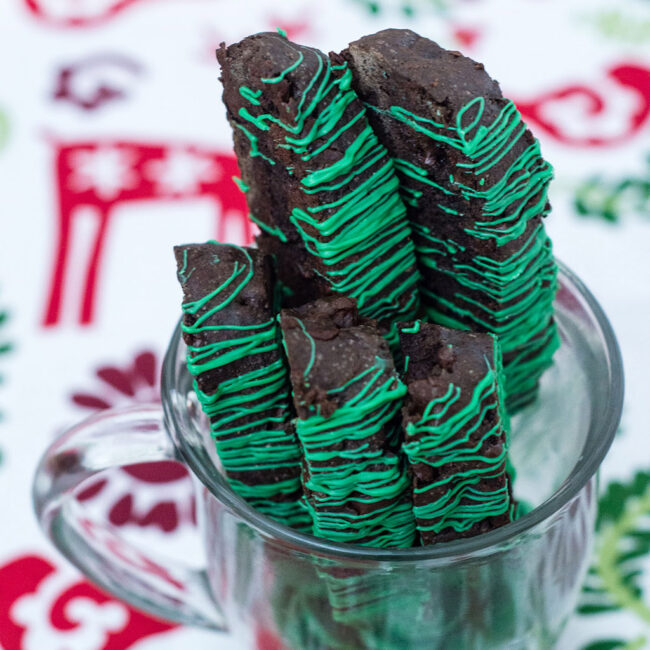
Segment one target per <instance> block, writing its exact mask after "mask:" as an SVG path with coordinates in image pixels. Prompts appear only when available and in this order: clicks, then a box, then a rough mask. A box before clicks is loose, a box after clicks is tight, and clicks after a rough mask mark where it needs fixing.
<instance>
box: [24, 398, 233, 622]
mask: <svg viewBox="0 0 650 650" xmlns="http://www.w3.org/2000/svg"><path fill="white" fill-rule="evenodd" d="M164 460H167V461H169V460H174V461H179V462H182V460H181V459H180V458H179V457H178V456H177V454H176V450H175V448H174V446H173V444H172V441H171V439H170V437H169V435H168V434H167V431H166V429H165V425H164V421H163V412H162V407H161V406H159V405H150V406H134V407H126V408H120V409H109V410H106V411H102V412H101V413H98V414H97V415H94V416H91V417H90V418H88V419H87V420H85V421H83V422H81V423H80V424H78V425H77V426H75V427H73V428H71V429H70V430H68V431H67V432H66V433H64V434H63V435H62V436H61V437H59V438H58V439H57V440H56V441H55V442H54V443H53V444H52V445H51V446H50V447H49V449H48V450H47V451H46V452H45V454H44V456H43V458H42V459H41V462H40V464H39V466H38V469H37V471H36V475H35V477H34V486H33V499H34V508H35V510H36V515H37V517H38V520H39V523H40V525H41V527H42V528H43V530H44V532H45V533H46V535H47V536H48V537H49V538H50V539H51V540H52V542H53V543H54V544H55V546H56V547H57V548H58V549H59V551H61V553H63V555H65V557H66V558H68V560H70V561H71V562H72V563H73V564H74V565H76V566H77V567H78V568H79V569H81V571H83V573H85V574H86V575H87V576H88V577H89V578H90V579H91V580H92V581H93V582H95V583H97V584H98V585H100V586H101V587H102V588H104V589H106V590H107V591H109V592H111V593H112V594H114V595H115V596H117V597H118V598H120V599H121V600H124V601H126V602H128V603H130V604H131V605H133V606H135V607H137V608H138V609H142V610H145V611H147V612H150V613H152V614H154V615H155V616H158V617H160V618H164V619H167V620H171V621H174V622H177V623H182V624H186V625H194V626H200V627H207V628H210V629H213V630H220V631H226V629H227V626H226V621H225V618H224V616H223V613H222V612H221V609H220V608H219V606H218V605H217V604H216V603H215V602H214V600H213V598H212V596H211V594H210V590H209V587H208V581H207V575H206V572H205V571H204V570H197V569H193V568H190V567H188V566H183V565H182V564H179V563H173V562H171V561H169V560H167V559H165V560H162V559H158V558H156V556H155V555H154V554H153V553H151V552H150V551H149V550H144V549H143V548H138V547H136V546H135V545H134V544H132V543H131V542H128V541H127V540H126V539H125V538H124V537H122V536H120V535H119V534H117V533H116V532H115V530H114V529H113V527H111V526H110V525H109V524H108V523H106V522H101V521H95V520H92V519H90V518H89V517H88V516H87V513H85V512H84V508H83V506H82V505H81V504H80V503H79V502H78V501H77V500H76V499H75V497H74V492H75V490H76V488H78V487H79V486H80V485H81V484H82V483H83V482H85V481H86V480H87V479H89V478H92V477H93V476H95V475H96V474H98V473H99V472H101V471H103V470H106V469H110V468H116V467H122V466H125V465H133V464H136V463H146V462H156V461H164Z"/></svg>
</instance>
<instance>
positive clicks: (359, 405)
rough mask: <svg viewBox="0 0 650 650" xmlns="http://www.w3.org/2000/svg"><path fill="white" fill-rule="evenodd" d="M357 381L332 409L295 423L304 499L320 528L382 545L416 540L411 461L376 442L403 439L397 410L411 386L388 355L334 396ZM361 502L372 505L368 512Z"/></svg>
mask: <svg viewBox="0 0 650 650" xmlns="http://www.w3.org/2000/svg"><path fill="white" fill-rule="evenodd" d="M311 362H312V360H310V364H311ZM355 387H358V389H357V391H356V393H355V394H354V395H353V396H352V397H350V398H348V399H346V401H345V403H344V405H343V406H340V407H339V408H337V409H336V411H334V413H333V414H332V415H331V416H329V417H324V416H323V415H320V414H319V413H316V412H315V413H314V414H312V415H310V416H309V417H308V418H306V419H299V420H297V422H296V433H297V434H298V438H299V440H300V443H301V447H302V450H303V453H304V463H305V470H306V471H305V479H304V480H305V489H306V490H307V491H308V494H309V495H310V496H309V497H308V498H306V499H305V505H306V507H307V510H308V511H309V513H310V515H311V517H312V519H313V522H314V529H313V530H314V534H315V535H318V536H321V537H325V538H327V539H330V540H333V541H338V542H350V543H361V544H366V545H369V546H376V547H389V546H391V547H408V546H411V545H412V543H413V541H414V536H415V525H414V521H413V511H412V507H411V504H410V500H408V499H406V498H405V491H406V490H407V489H408V486H409V480H408V476H407V474H406V471H405V466H404V463H403V461H402V460H401V458H400V456H399V455H398V454H397V453H394V452H390V451H389V452H387V451H386V450H385V449H382V448H381V447H379V448H378V445H377V443H376V441H377V437H379V436H380V437H382V438H385V439H386V440H387V442H388V443H389V444H394V442H395V441H396V440H397V437H398V436H399V431H398V429H397V427H396V425H395V416H396V415H397V414H398V413H399V409H400V406H401V402H402V398H403V396H404V395H405V393H406V387H405V386H404V385H403V384H402V383H401V382H400V381H399V379H398V378H397V377H395V376H394V375H393V374H392V373H388V372H387V368H386V361H385V360H384V359H381V358H379V357H377V358H376V359H375V362H374V364H373V365H372V366H370V367H369V368H366V369H365V370H364V371H362V372H361V373H359V374H358V375H357V376H356V377H353V378H352V379H351V380H350V381H348V382H346V383H345V384H343V385H342V386H339V387H337V388H334V389H331V390H329V391H328V393H327V394H328V396H330V397H332V396H335V395H336V394H337V393H340V392H341V391H343V390H350V389H351V388H352V389H354V388H355ZM373 439H374V444H373ZM342 440H345V441H346V444H345V445H343V446H342V445H341V441H342ZM355 503H357V504H370V505H372V507H371V508H369V510H370V511H369V512H365V513H363V512H359V508H358V507H355V505H354V504H355ZM377 504H380V505H379V506H377Z"/></svg>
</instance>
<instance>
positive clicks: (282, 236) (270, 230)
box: [248, 212, 289, 244]
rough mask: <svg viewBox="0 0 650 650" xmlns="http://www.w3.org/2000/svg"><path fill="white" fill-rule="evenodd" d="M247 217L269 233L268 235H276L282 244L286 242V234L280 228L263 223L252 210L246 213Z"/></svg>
mask: <svg viewBox="0 0 650 650" xmlns="http://www.w3.org/2000/svg"><path fill="white" fill-rule="evenodd" d="M248 218H249V219H250V220H251V221H252V222H253V223H254V224H257V225H258V226H259V227H260V230H263V231H264V232H267V233H269V235H273V236H274V237H277V238H278V239H279V240H280V241H281V242H282V243H283V244H286V243H287V241H289V240H288V239H287V236H286V235H285V234H284V233H283V232H282V230H280V228H276V227H275V226H271V225H269V224H268V223H264V222H263V221H262V220H261V219H258V218H257V217H256V216H255V215H254V214H253V213H252V212H249V213H248Z"/></svg>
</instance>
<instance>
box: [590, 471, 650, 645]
mask: <svg viewBox="0 0 650 650" xmlns="http://www.w3.org/2000/svg"><path fill="white" fill-rule="evenodd" d="M597 529H598V537H597V540H596V549H595V556H594V561H593V563H592V566H591V568H590V569H589V573H588V575H587V579H586V580H585V584H584V586H583V590H582V595H581V601H580V604H579V607H578V613H579V614H580V615H582V616H590V615H594V614H603V613H610V612H616V611H623V610H625V611H627V612H628V613H631V614H633V615H634V616H636V617H637V618H638V619H640V620H641V621H643V622H644V623H645V624H647V625H650V603H648V602H646V600H645V598H644V592H643V587H642V585H643V576H644V566H643V565H644V563H645V561H646V560H647V559H648V555H650V473H649V472H638V473H637V474H636V475H635V476H634V477H633V478H632V479H631V480H630V481H628V482H626V483H622V482H618V481H614V482H612V483H610V484H609V485H608V487H607V490H606V491H605V493H604V494H603V496H602V497H601V499H600V501H599V512H598V519H597ZM647 642H648V639H647V638H646V637H643V636H642V637H638V638H634V639H629V640H622V639H620V640H619V639H617V640H614V639H603V640H599V641H595V642H593V643H591V644H590V645H587V646H584V647H583V649H582V650H609V649H614V648H621V649H624V650H636V649H637V648H639V649H640V648H645V647H646V644H647Z"/></svg>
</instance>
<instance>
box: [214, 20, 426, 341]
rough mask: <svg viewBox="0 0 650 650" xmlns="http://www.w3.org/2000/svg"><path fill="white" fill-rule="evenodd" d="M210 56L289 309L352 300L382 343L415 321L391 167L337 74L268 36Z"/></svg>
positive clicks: (336, 67)
mask: <svg viewBox="0 0 650 650" xmlns="http://www.w3.org/2000/svg"><path fill="white" fill-rule="evenodd" d="M217 56H218V59H219V62H220V64H221V70H222V77H221V78H222V81H223V86H224V94H223V99H224V103H225V104H226V107H227V109H228V119H229V120H230V123H231V125H232V127H233V132H234V138H235V151H236V153H237V157H238V160H239V164H240V168H241V172H242V182H243V187H244V189H245V190H246V197H247V200H248V204H249V208H250V211H251V215H252V217H253V218H254V220H255V221H256V222H257V223H258V224H259V225H260V227H261V228H262V230H263V234H262V236H261V237H260V239H259V245H260V247H261V248H262V249H263V250H269V251H271V252H274V253H277V250H278V249H282V248H285V249H286V250H287V251H290V254H291V256H292V258H293V261H294V263H293V264H292V265H291V266H290V268H288V269H287V267H286V266H284V265H283V264H282V263H280V265H279V269H280V272H281V275H280V279H281V280H282V281H283V283H284V284H286V285H287V286H288V289H289V291H290V292H292V293H294V294H299V295H300V297H301V299H305V298H310V299H311V298H315V297H319V296H324V295H327V294H342V295H346V296H350V297H353V298H354V299H355V300H356V302H357V305H358V308H359V311H360V313H361V314H362V315H363V316H366V317H369V318H374V319H377V320H378V321H379V322H380V324H387V325H386V326H385V327H384V328H385V329H390V328H391V327H392V328H393V334H394V325H393V324H394V322H395V321H396V320H400V319H401V320H408V319H410V318H413V317H414V316H415V315H416V313H417V310H418V304H419V295H418V290H417V285H418V280H419V274H418V271H417V269H416V262H415V253H414V248H413V243H412V240H411V237H410V227H409V225H408V221H407V219H406V210H405V206H404V203H403V201H402V199H401V198H400V194H399V182H398V179H397V176H396V175H395V171H394V167H393V163H392V161H391V159H390V157H389V155H388V154H387V152H386V149H385V148H384V147H383V146H382V145H381V144H380V143H379V141H378V139H377V136H376V135H375V133H374V131H373V130H372V128H371V127H370V125H369V123H368V120H367V116H366V110H365V108H364V106H363V104H362V103H361V101H360V100H359V98H358V97H357V95H356V94H355V92H354V91H353V90H352V74H351V72H350V70H349V69H348V67H347V63H346V62H345V61H344V60H343V59H341V58H340V57H338V56H336V55H333V56H332V57H328V56H327V55H325V54H323V53H322V52H320V51H319V50H316V49H314V48H310V47H305V46H301V45H297V44H296V43H292V42H290V41H288V40H287V39H286V37H284V36H283V35H280V34H274V33H262V34H255V35H253V36H249V37H247V38H245V39H243V40H242V41H241V42H239V43H235V44H234V45H231V46H229V47H227V48H226V47H225V46H222V48H221V49H220V50H219V51H218V53H217ZM314 280H315V281H314ZM305 287H308V288H309V291H305ZM309 292H311V295H308V293H309ZM295 302H296V303H299V302H300V300H296V301H295ZM395 339H396V337H395V336H393V340H395Z"/></svg>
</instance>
